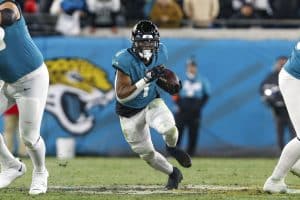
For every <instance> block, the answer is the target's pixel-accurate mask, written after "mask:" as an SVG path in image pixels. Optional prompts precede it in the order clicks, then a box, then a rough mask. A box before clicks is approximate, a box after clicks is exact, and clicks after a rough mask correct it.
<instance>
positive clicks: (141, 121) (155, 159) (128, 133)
mask: <svg viewBox="0 0 300 200" xmlns="http://www.w3.org/2000/svg"><path fill="white" fill-rule="evenodd" d="M120 123H121V127H122V131H123V134H124V137H125V139H126V141H127V142H128V144H129V145H130V147H131V149H132V150H133V151H134V152H135V153H137V154H138V155H139V156H140V157H141V158H142V159H143V160H145V161H146V162H147V163H148V164H149V165H150V166H151V167H153V168H154V169H156V170H158V171H161V172H163V173H165V174H167V175H169V176H172V177H174V179H175V178H176V180H177V179H178V180H177V184H173V186H174V187H173V188H177V187H178V183H179V182H180V181H181V179H182V175H181V179H180V174H181V173H178V170H177V169H175V170H174V167H173V166H172V165H171V164H170V163H169V162H168V161H167V159H166V158H165V157H164V156H162V155H161V154H160V153H159V152H157V151H156V150H155V149H154V146H153V144H152V140H151V136H150V130H149V126H148V125H147V124H146V121H145V111H144V110H143V111H141V112H139V113H138V114H136V115H134V116H133V117H130V118H126V117H120ZM179 179H180V180H179ZM173 188H170V189H173Z"/></svg>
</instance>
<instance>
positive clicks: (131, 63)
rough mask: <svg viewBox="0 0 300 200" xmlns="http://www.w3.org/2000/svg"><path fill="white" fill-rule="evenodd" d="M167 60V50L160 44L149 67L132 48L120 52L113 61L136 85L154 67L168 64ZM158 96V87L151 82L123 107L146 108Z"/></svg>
mask: <svg viewBox="0 0 300 200" xmlns="http://www.w3.org/2000/svg"><path fill="white" fill-rule="evenodd" d="M167 60H168V54H167V48H166V46H165V45H164V44H162V43H160V46H159V49H158V52H157V53H156V54H154V55H153V58H152V62H151V63H150V65H148V66H146V65H145V64H144V63H143V61H142V60H141V59H140V58H139V57H138V56H137V55H136V54H135V53H134V52H133V51H132V49H131V48H129V49H123V50H121V51H119V52H118V53H117V54H116V55H115V56H114V58H113V60H112V66H113V67H114V68H115V69H117V70H120V71H122V72H123V73H125V74H127V75H128V76H129V77H130V79H131V81H132V83H133V84H134V83H136V82H137V81H139V80H140V79H142V78H143V77H144V76H145V74H146V71H148V70H149V69H151V68H152V67H155V66H158V65H162V64H166V62H167ZM157 96H158V91H157V85H156V84H155V82H151V83H149V84H148V86H146V87H145V88H144V90H143V91H142V92H141V93H140V94H138V95H137V96H136V97H135V98H134V99H132V100H130V101H128V102H126V103H123V105H125V106H128V107H130V108H137V109H139V108H144V107H146V106H147V105H148V104H149V103H150V102H151V101H152V100H153V99H154V98H156V97H157Z"/></svg>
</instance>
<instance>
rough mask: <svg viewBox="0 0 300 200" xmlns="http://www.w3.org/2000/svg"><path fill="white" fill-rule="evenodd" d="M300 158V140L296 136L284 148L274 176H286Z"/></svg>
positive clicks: (278, 177)
mask: <svg viewBox="0 0 300 200" xmlns="http://www.w3.org/2000/svg"><path fill="white" fill-rule="evenodd" d="M299 158H300V141H299V140H298V138H294V139H293V140H291V141H290V142H289V143H288V144H287V145H285V147H284V149H283V150H282V153H281V156H280V158H279V161H278V163H277V165H276V167H275V169H274V171H273V174H272V178H273V179H275V180H281V179H283V178H285V176H286V175H287V173H288V171H289V170H290V169H291V167H292V166H293V165H294V164H295V163H296V162H297V160H298V159H299Z"/></svg>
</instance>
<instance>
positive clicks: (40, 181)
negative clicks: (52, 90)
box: [0, 0, 49, 195]
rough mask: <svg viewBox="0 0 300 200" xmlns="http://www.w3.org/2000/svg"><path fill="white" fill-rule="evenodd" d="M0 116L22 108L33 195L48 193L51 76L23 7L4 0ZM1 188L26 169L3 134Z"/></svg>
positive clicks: (0, 11) (0, 139) (1, 4)
mask: <svg viewBox="0 0 300 200" xmlns="http://www.w3.org/2000/svg"><path fill="white" fill-rule="evenodd" d="M0 26H1V27H2V28H1V29H0V31H1V33H2V34H1V36H2V37H1V40H0V80H3V81H4V85H2V87H1V90H0V113H4V111H6V110H7V109H8V108H10V107H11V106H12V105H14V104H17V106H18V109H19V132H20V136H21V139H22V141H23V142H24V144H25V146H26V149H27V153H28V155H29V157H30V158H31V160H32V163H33V167H34V168H33V173H32V183H31V186H30V190H29V194H32V195H36V194H40V193H45V192H46V191H47V179H48V172H47V169H46V167H45V143H44V141H43V139H42V138H41V137H40V126H41V121H42V116H43V112H44V107H45V103H46V98H47V92H48V86H49V74H48V70H47V67H46V65H45V64H44V61H43V56H42V54H41V52H40V51H39V49H38V48H37V47H36V45H35V44H34V42H33V40H32V39H31V37H30V35H29V33H28V30H27V26H26V23H25V20H24V18H23V16H22V14H21V10H20V8H19V6H18V5H17V4H16V2H14V1H6V0H0ZM0 164H1V173H0V188H5V187H7V186H8V185H10V184H11V183H12V182H13V181H14V180H15V179H16V178H18V177H20V176H22V175H24V173H25V172H26V166H25V164H24V163H22V162H20V161H19V160H18V159H16V158H15V157H14V156H13V155H12V154H11V152H10V151H9V150H8V148H7V146H6V144H5V143H4V139H3V137H2V135H0Z"/></svg>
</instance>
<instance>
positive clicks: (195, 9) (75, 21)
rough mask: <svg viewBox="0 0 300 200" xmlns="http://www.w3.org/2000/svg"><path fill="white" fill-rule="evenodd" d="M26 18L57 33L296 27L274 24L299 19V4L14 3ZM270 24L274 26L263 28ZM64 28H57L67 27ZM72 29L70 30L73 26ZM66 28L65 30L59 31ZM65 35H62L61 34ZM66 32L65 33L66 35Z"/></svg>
mask: <svg viewBox="0 0 300 200" xmlns="http://www.w3.org/2000/svg"><path fill="white" fill-rule="evenodd" d="M17 1H18V2H19V3H20V5H21V8H22V9H23V12H24V13H25V16H26V15H32V14H34V15H39V14H49V15H51V16H54V17H57V18H55V20H56V22H57V23H58V24H56V29H57V30H58V32H61V33H62V34H70V35H76V34H78V33H79V32H80V29H81V28H82V27H90V31H91V33H93V31H94V30H95V28H97V27H111V29H112V32H117V27H130V26H131V25H133V24H134V23H135V22H137V21H138V20H140V19H150V20H152V21H154V22H155V23H156V24H157V25H158V26H159V27H160V28H178V27H194V28H220V27H221V28H222V27H227V28H248V27H251V26H260V27H264V28H265V27H271V28H272V27H295V26H296V27H299V25H300V24H299V25H298V24H297V23H296V24H295V23H293V24H286V23H284V24H282V23H276V22H280V20H281V21H284V19H285V20H291V19H298V18H300V1H299V0H289V1H286V0H130V1H129V0H17ZM268 20H269V21H272V20H275V23H274V22H272V23H263V22H265V21H268ZM68 23H69V26H68V25H67V26H63V25H62V24H64V25H65V24H68ZM74 26H75V28H74V30H71V33H69V32H70V27H71V28H72V27H74ZM64 29H65V30H64ZM66 30H67V31H66ZM65 31H66V33H65Z"/></svg>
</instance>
